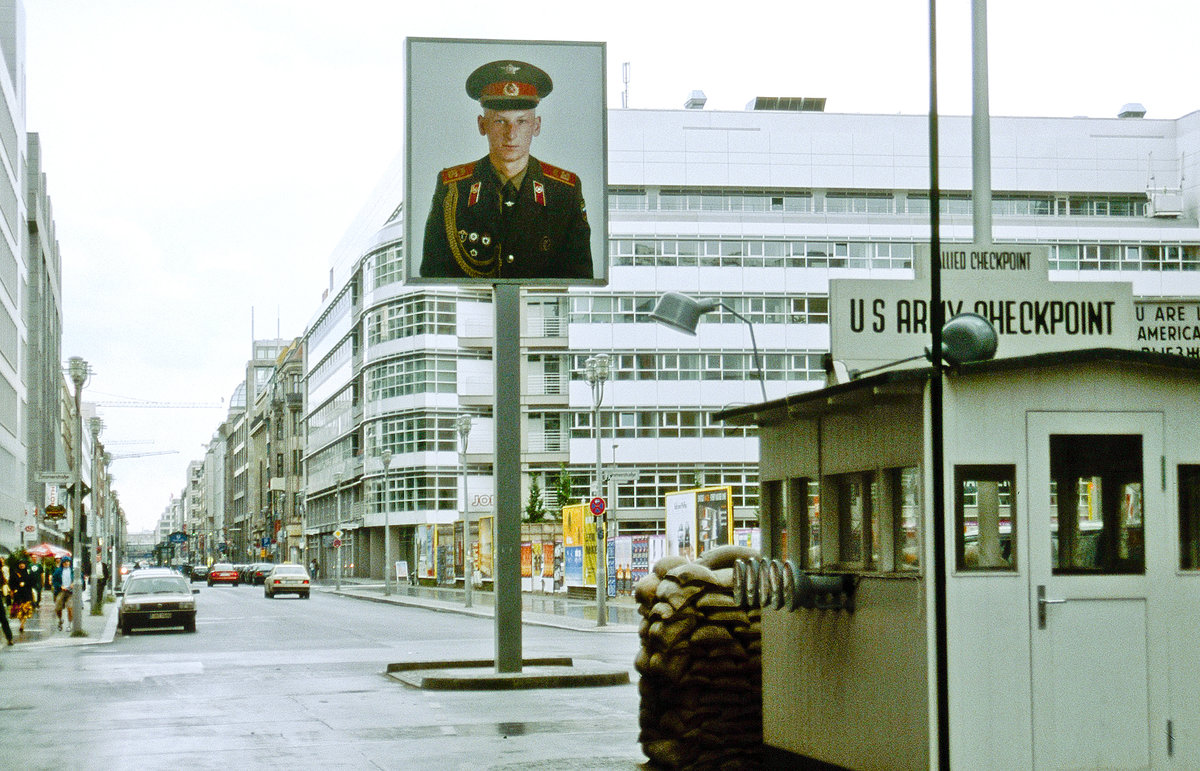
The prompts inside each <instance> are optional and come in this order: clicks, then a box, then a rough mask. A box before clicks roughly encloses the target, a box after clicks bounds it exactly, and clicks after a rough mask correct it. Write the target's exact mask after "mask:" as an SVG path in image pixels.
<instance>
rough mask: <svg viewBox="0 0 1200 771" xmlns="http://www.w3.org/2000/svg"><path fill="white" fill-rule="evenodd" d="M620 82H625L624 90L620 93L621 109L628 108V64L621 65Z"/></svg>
mask: <svg viewBox="0 0 1200 771" xmlns="http://www.w3.org/2000/svg"><path fill="white" fill-rule="evenodd" d="M621 80H623V81H624V82H625V90H624V91H622V92H621V109H622V110H624V109H626V108H628V107H629V62H625V63H624V64H622V65H621Z"/></svg>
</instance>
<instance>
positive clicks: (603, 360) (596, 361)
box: [584, 353, 609, 626]
mask: <svg viewBox="0 0 1200 771" xmlns="http://www.w3.org/2000/svg"><path fill="white" fill-rule="evenodd" d="M584 367H585V369H584V374H585V376H586V377H587V381H588V385H590V386H591V387H592V427H593V428H594V429H595V431H596V486H595V487H594V488H593V490H594V493H593V494H594V495H595V497H597V498H599V497H601V496H602V495H603V494H604V458H603V457H602V456H601V451H600V404H601V402H603V401H604V381H606V380H608V375H609V365H608V354H606V353H598V354H596V355H595V356H589V357H588V358H587V361H585V362H584ZM604 530H605V528H604V515H603V514H600V515H598V516H597V517H596V626H607V625H608V610H607V608H606V607H605V602H606V601H607V599H608V544H607V543H606V542H605V538H604V536H605V532H604Z"/></svg>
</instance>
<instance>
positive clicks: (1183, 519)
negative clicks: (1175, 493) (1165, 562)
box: [1179, 464, 1200, 570]
mask: <svg viewBox="0 0 1200 771" xmlns="http://www.w3.org/2000/svg"><path fill="white" fill-rule="evenodd" d="M1179 567H1180V568H1182V569H1183V570H1200V465H1193V464H1186V465H1182V466H1180V467H1179Z"/></svg>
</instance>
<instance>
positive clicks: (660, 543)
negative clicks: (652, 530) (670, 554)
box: [647, 535, 667, 567]
mask: <svg viewBox="0 0 1200 771" xmlns="http://www.w3.org/2000/svg"><path fill="white" fill-rule="evenodd" d="M649 547H650V559H649V560H647V561H648V562H649V563H650V567H654V563H656V562H658V561H659V560H660V559H662V558H663V557H665V556H667V537H666V536H665V535H652V536H650V544H649Z"/></svg>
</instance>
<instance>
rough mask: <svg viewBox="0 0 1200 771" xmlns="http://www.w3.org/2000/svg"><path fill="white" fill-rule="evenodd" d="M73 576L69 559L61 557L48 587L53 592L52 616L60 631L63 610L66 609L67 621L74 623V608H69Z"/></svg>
mask: <svg viewBox="0 0 1200 771" xmlns="http://www.w3.org/2000/svg"><path fill="white" fill-rule="evenodd" d="M74 581H75V575H74V573H73V571H72V570H71V558H70V557H63V559H62V562H60V563H59V565H58V567H57V568H55V569H54V574H53V576H52V577H51V578H50V587H51V588H52V589H53V590H54V616H55V618H57V619H58V628H59V629H60V630H61V629H62V612H63V608H66V609H67V621H68V622H69V623H74V621H75V608H73V607H72V606H71V593H72V592H73V591H74V590H75V584H74Z"/></svg>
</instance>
